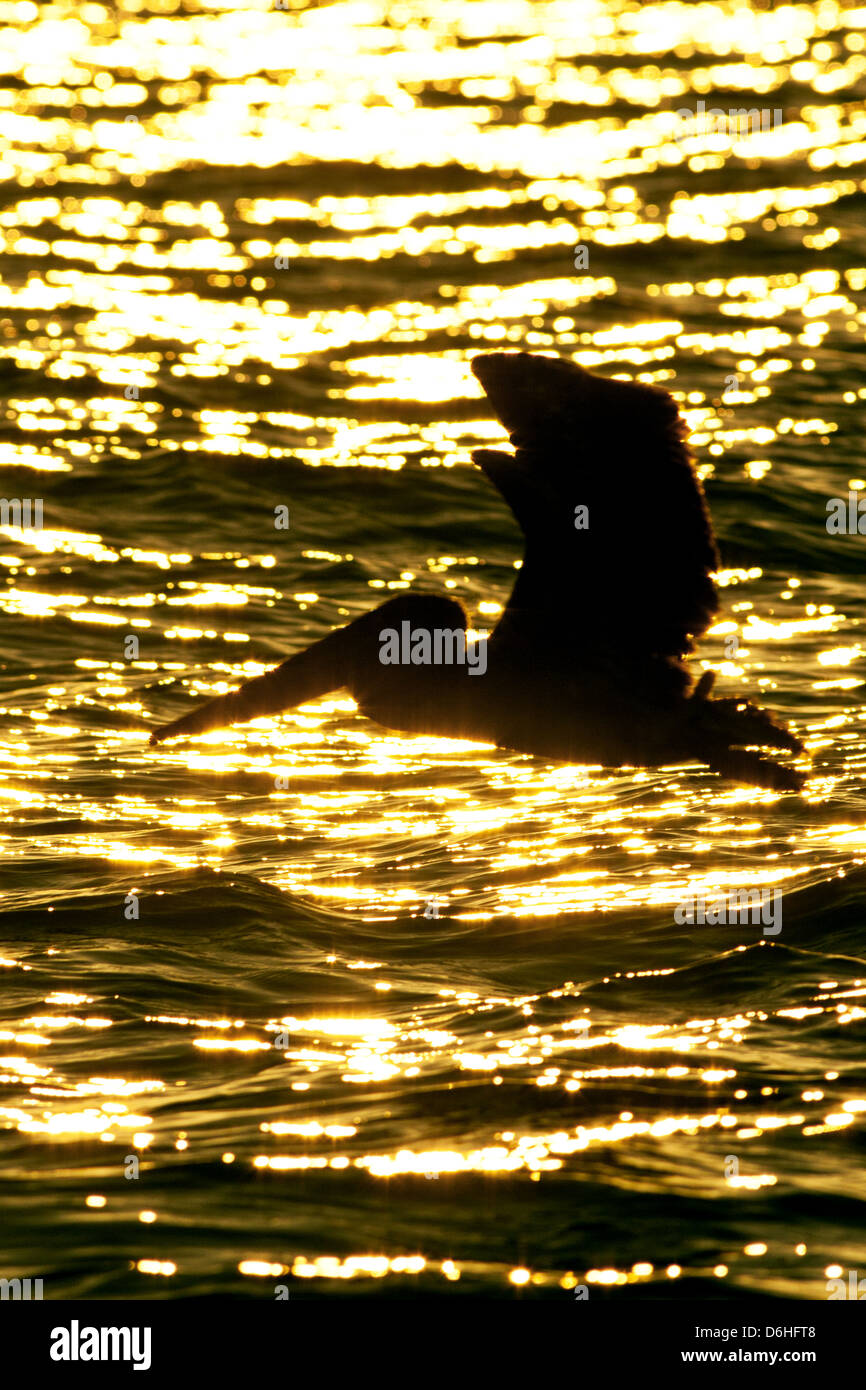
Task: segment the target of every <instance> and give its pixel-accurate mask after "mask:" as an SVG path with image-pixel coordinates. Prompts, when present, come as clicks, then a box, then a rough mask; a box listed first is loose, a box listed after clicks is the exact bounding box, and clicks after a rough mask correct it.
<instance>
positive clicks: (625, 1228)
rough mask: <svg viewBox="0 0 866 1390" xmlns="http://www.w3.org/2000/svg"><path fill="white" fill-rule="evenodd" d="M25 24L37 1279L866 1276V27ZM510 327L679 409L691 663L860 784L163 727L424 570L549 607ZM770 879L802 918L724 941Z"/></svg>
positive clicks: (13, 977) (84, 8)
mask: <svg viewBox="0 0 866 1390" xmlns="http://www.w3.org/2000/svg"><path fill="white" fill-rule="evenodd" d="M0 19H2V21H3V23H4V26H5V27H4V53H3V57H2V64H3V67H4V73H5V76H6V79H7V80H6V82H5V83H4V87H5V92H4V95H3V98H2V104H0V178H2V180H3V183H2V209H0V237H2V242H3V249H4V258H3V266H2V283H0V295H2V309H0V318H2V334H3V336H2V338H0V387H2V392H3V399H4V405H3V417H2V422H0V495H2V497H3V498H5V499H22V500H23V499H27V498H30V499H36V498H38V499H40V500H41V501H42V503H43V524H42V526H41V528H36V527H32V526H31V527H27V526H26V525H25V526H23V527H22V525H21V524H20V522H19V523H18V524H15V517H14V516H13V515H11V514H10V515H9V516H4V518H3V521H4V523H5V522H7V521H8V522H9V523H10V524H8V525H7V524H4V525H3V526H2V528H0V565H2V567H3V571H4V580H3V584H2V587H0V615H2V617H0V623H2V646H0V655H2V661H0V700H2V710H3V715H4V718H3V732H2V735H0V757H2V768H0V794H2V809H0V815H2V820H0V836H2V839H0V885H2V897H0V981H2V995H0V998H2V1014H0V1040H2V1046H0V1081H2V1083H3V1086H2V1090H0V1153H2V1173H3V1182H2V1185H0V1272H2V1274H3V1275H4V1276H6V1277H13V1276H15V1275H19V1276H21V1277H25V1276H29V1277H42V1278H43V1280H44V1285H45V1297H46V1298H60V1299H67V1298H89V1299H97V1298H110V1299H115V1298H131V1299H154V1298H159V1299H165V1298H175V1297H184V1296H190V1295H218V1294H219V1295H225V1294H230V1295H234V1296H239V1297H245V1298H253V1297H254V1298H265V1299H273V1298H274V1296H275V1289H276V1287H277V1286H279V1285H281V1284H285V1285H287V1286H288V1288H289V1290H290V1297H291V1298H296V1297H300V1298H303V1297H311V1296H321V1295H323V1294H327V1295H338V1296H341V1297H348V1296H353V1297H371V1298H375V1297H382V1296H387V1297H398V1298H411V1297H414V1296H417V1295H424V1296H432V1295H448V1296H451V1297H459V1296H461V1295H463V1296H467V1295H468V1296H473V1295H478V1296H484V1297H505V1298H515V1299H551V1300H557V1299H558V1300H560V1301H563V1300H570V1299H574V1297H575V1289H579V1288H580V1286H586V1287H587V1288H588V1290H589V1297H590V1299H595V1298H599V1299H601V1298H604V1299H612V1300H616V1299H623V1300H630V1299H636V1298H648V1297H649V1298H660V1299H661V1298H665V1299H682V1298H685V1297H693V1298H701V1299H730V1298H740V1297H743V1296H745V1295H747V1294H748V1295H750V1296H757V1297H766V1298H768V1299H773V1298H778V1297H780V1296H785V1297H795V1298H801V1299H825V1298H827V1283H828V1279H831V1278H833V1277H835V1275H836V1273H837V1271H846V1272H847V1271H849V1270H858V1269H863V1270H864V1272H866V1227H864V1199H866V1192H864V1179H863V1172H862V1167H861V1157H862V1153H863V1135H864V1128H863V1117H864V1114H866V1070H864V1065H863V1061H862V1050H863V1036H864V1027H863V1024H864V1019H866V1011H864V1006H863V999H864V996H866V959H864V947H863V942H864V933H866V923H864V912H863V899H864V885H866V866H864V861H866V814H864V808H863V807H864V803H863V779H864V766H866V738H864V701H863V677H862V670H863V655H864V644H863V636H862V631H863V622H864V599H863V585H862V573H863V568H864V559H863V557H864V549H863V547H864V545H866V540H864V537H863V536H862V535H858V534H856V533H855V534H836V533H833V532H831V531H829V530H828V528H827V520H828V512H827V504H828V501H829V500H830V499H832V498H842V499H845V500H846V503H847V499H848V497H849V493H853V494H854V497H855V506H856V499H857V497H859V496H860V495H861V494H866V456H864V445H863V432H864V425H866V421H864V402H866V385H864V377H863V364H864V347H863V337H864V325H866V294H864V291H866V222H864V210H866V170H864V164H866V110H864V103H863V97H864V91H866V81H864V73H866V40H864V38H863V29H864V24H866V10H863V9H862V8H861V9H857V8H855V7H854V6H850V5H846V4H841V3H832V4H831V3H827V2H826V0H823V2H822V3H815V4H801V5H795V6H785V7H784V8H778V9H770V8H768V7H763V6H762V7H758V6H756V5H753V6H748V5H744V4H740V3H733V2H732V3H713V4H701V5H668V4H642V5H639V6H637V5H629V4H626V3H624V2H623V3H618V2H617V0H608V2H606V3H601V0H598V3H583V0H569V3H562V2H561V0H550V3H542V2H541V0H539V2H537V3H529V0H514V3H504V0H503V2H501V3H499V2H497V0H475V3H472V4H458V3H452V0H446V2H445V3H437V4H432V3H428V4H415V3H404V4H400V5H396V6H395V5H385V4H378V3H373V2H372V0H371V3H365V4H350V3H345V4H340V3H337V4H332V5H319V6H313V7H310V6H307V7H301V6H295V7H294V8H292V9H288V10H282V9H278V8H276V7H271V6H267V5H264V4H250V5H245V6H242V7H241V6H232V5H228V4H225V5H217V4H209V5H207V6H205V5H203V4H202V5H200V4H198V3H197V0H188V3H185V4H181V3H179V0H160V2H158V0H135V3H132V0H127V2H126V3H123V4H120V5H114V6H111V7H109V6H106V5H101V4H94V3H87V4H84V5H75V6H73V5H71V4H66V3H58V4H45V5H39V6H37V5H35V4H33V5H26V4H23V5H12V4H0ZM701 101H703V102H704V103H705V106H706V107H707V108H710V107H712V108H716V109H718V110H720V111H722V112H729V111H730V110H732V109H742V108H758V109H759V110H762V111H763V110H766V111H767V112H769V113H775V112H778V113H779V115H778V118H776V117H775V116H774V117H773V122H774V123H772V124H770V123H768V122H765V123H764V127H763V128H760V129H749V130H747V131H745V132H744V131H742V130H741V129H739V128H738V129H727V128H715V129H712V130H710V129H706V128H703V127H702V126H701V125H700V123H699V122H697V121H694V122H692V123H691V124H689V123H685V124H684V118H683V116H682V115H679V114H677V113H678V112H681V111H684V110H687V111H689V112H696V111H698V109H699V108H698V103H699V102H701ZM580 247H582V248H583V249H584V252H585V253H586V254H585V255H577V254H576V248H580ZM501 348H506V349H507V348H520V349H523V350H528V351H538V352H556V353H560V354H562V355H564V356H567V357H572V358H573V359H574V360H575V361H577V362H579V363H580V364H581V365H583V366H586V367H588V368H590V369H592V370H595V371H598V372H599V373H600V374H602V375H620V376H624V377H628V378H633V379H636V380H641V381H647V382H654V383H657V384H659V385H662V386H664V387H665V388H666V389H668V390H670V391H671V392H672V393H673V394H674V396H675V398H676V400H677V402H678V404H679V405H680V408H681V410H682V413H683V415H684V416H685V418H686V420H687V423H688V425H689V429H690V433H691V440H692V445H693V448H694V450H695V454H696V457H697V460H698V465H699V471H700V474H701V477H702V479H703V482H704V487H705V489H706V493H707V498H708V502H709V505H710V509H711V512H712V515H713V519H714V523H715V527H716V531H717V534H718V539H719V547H720V551H721V555H722V570H721V572H720V575H719V585H720V595H721V609H720V612H719V616H718V620H717V622H716V624H715V626H714V627H713V629H712V630H711V632H710V633H709V634H708V636H707V637H706V639H705V640H704V642H703V644H702V645H701V647H700V650H699V652H698V654H697V655H696V657H695V658H694V659H693V664H694V667H695V670H696V671H700V670H701V669H705V670H713V671H715V672H716V673H717V687H716V693H718V694H723V695H742V696H744V697H745V696H748V697H750V698H754V699H756V700H758V701H759V702H760V703H761V704H764V705H766V706H767V707H768V708H771V709H773V710H775V711H776V712H777V713H778V714H780V715H781V716H782V717H783V718H785V719H786V720H788V721H790V723H791V725H792V727H793V728H794V729H795V730H796V731H797V733H798V734H799V736H800V737H801V738H802V739H803V741H804V743H805V744H806V747H807V750H808V752H809V755H810V758H811V763H810V769H811V771H810V777H809V781H808V782H807V785H806V788H805V791H804V794H803V795H802V796H794V795H791V794H779V793H776V792H771V791H768V790H761V789H757V788H754V787H746V786H741V785H738V784H736V783H734V782H732V781H723V780H721V779H720V778H718V777H717V776H715V775H714V774H712V773H710V772H709V771H708V770H707V769H706V768H705V767H701V766H699V765H697V764H690V765H684V766H677V767H669V768H662V769H655V770H640V769H638V770H635V769H615V770H612V769H604V768H601V767H587V766H569V765H563V764H555V763H547V762H545V761H544V760H542V759H540V758H533V757H530V756H528V755H522V754H515V753H510V752H507V751H503V750H499V749H496V748H494V747H492V746H486V745H480V744H474V743H461V742H456V741H452V740H447V739H440V738H433V737H410V736H404V735H401V734H399V733H395V732H393V731H389V730H386V729H382V728H380V727H379V726H378V725H376V724H374V723H372V722H371V721H369V720H367V719H365V718H364V717H363V716H362V715H361V714H360V713H359V712H358V711H357V709H356V707H355V705H354V703H353V701H352V700H351V699H350V698H349V697H348V696H347V695H346V694H345V693H342V694H335V695H331V696H328V697H327V698H324V699H321V700H318V701H316V702H314V703H313V704H310V705H305V706H302V707H301V708H299V709H296V710H293V711H289V712H287V713H286V714H284V715H281V716H279V717H275V718H269V719H261V720H258V721H255V722H254V723H253V724H248V725H243V726H238V727H236V728H233V729H230V730H226V731H224V732H220V733H217V734H212V735H208V736H206V737H203V738H201V739H198V740H192V741H182V742H177V743H169V744H166V745H161V746H159V747H157V748H150V747H148V744H147V736H148V734H149V732H150V731H151V729H152V728H153V727H155V726H156V725H157V724H158V723H161V722H164V721H165V720H168V719H171V718H174V717H176V716H177V715H179V714H181V713H183V712H184V711H185V710H186V709H188V708H191V707H192V705H193V703H194V702H195V701H201V700H204V699H207V698H209V697H211V696H212V695H216V694H220V693H223V692H224V691H226V690H229V689H233V688H234V687H235V686H236V685H237V684H239V683H240V682H241V681H243V680H245V679H247V678H248V677H250V676H251V675H254V674H256V673H257V672H259V671H260V670H262V669H264V668H266V667H267V666H269V665H271V664H273V663H274V662H275V661H280V660H283V659H284V658H285V656H286V655H288V654H289V653H291V652H293V651H296V650H299V649H301V648H302V647H304V646H306V645H308V644H309V643H310V642H311V641H313V640H314V639H316V638H318V637H320V636H322V635H324V634H325V633H326V632H327V631H329V630H330V629H331V628H333V627H336V626H338V625H341V624H342V623H344V622H346V621H348V620H349V619H350V618H352V617H355V616H357V615H358V614H360V613H362V612H364V611H365V610H366V609H367V608H370V607H373V606H374V605H375V604H377V603H380V602H382V601H383V600H384V599H386V598H388V597H391V596H393V595H394V594H395V593H402V592H416V591H422V592H434V593H443V594H449V595H451V596H453V597H456V598H458V599H460V600H461V602H463V603H464V605H465V606H466V608H467V609H468V611H469V613H470V616H471V619H472V621H473V624H474V626H475V627H476V628H479V629H480V628H489V627H491V626H492V625H493V624H494V623H495V621H496V618H497V617H498V615H499V613H500V612H501V610H502V607H503V606H504V604H505V603H506V601H507V598H508V594H509V592H510V589H511V585H512V583H513V580H514V577H515V565H516V563H517V562H519V559H520V556H521V553H522V552H521V545H520V539H519V535H518V532H517V528H516V526H515V523H514V521H513V519H512V518H511V516H510V514H509V513H508V511H507V509H506V507H505V505H504V503H503V502H502V500H501V499H500V498H499V496H498V495H497V494H496V493H495V492H494V491H493V490H492V489H491V487H490V485H489V484H488V483H487V482H486V480H485V479H484V477H483V476H482V474H481V473H480V471H479V470H478V469H477V468H475V467H474V466H473V464H472V462H471V460H470V452H471V450H472V449H474V448H478V447H485V446H491V445H493V446H495V445H497V444H499V443H501V442H503V431H502V427H501V426H500V425H499V424H498V422H497V421H496V420H495V419H494V418H493V417H492V416H491V413H490V410H489V407H488V406H487V404H486V402H485V401H484V400H483V398H482V396H481V392H480V389H479V388H478V386H477V384H476V382H475V381H474V378H473V377H472V374H471V371H470V367H469V364H470V361H471V359H472V357H473V356H474V355H475V353H477V352H479V351H484V350H491V349H501ZM622 507H623V515H624V518H625V517H627V515H628V507H629V499H628V496H627V495H624V496H623V498H622ZM280 508H288V516H289V525H288V527H287V528H285V529H281V528H279V527H278V526H277V525H276V524H275V522H276V519H277V516H278V512H279V509H280ZM24 519H25V518H24V517H23V514H22V520H24ZM647 564H648V565H651V564H652V552H651V547H648V555H647ZM575 601H576V602H577V603H580V604H581V605H584V606H585V607H586V609H587V610H590V609H591V606H592V604H593V601H594V597H593V594H592V593H587V594H582V595H578V596H575ZM732 638H736V641H735V642H732V641H731V639H732ZM623 641H624V643H627V641H628V624H627V615H626V616H625V617H624V624H623ZM538 717H539V721H542V720H544V718H545V711H544V710H543V709H541V708H540V709H539V711H538ZM745 889H749V890H754V889H762V890H767V891H769V890H778V891H779V892H780V893H781V904H782V919H781V922H780V926H781V930H779V931H778V932H775V933H767V932H765V931H764V927H763V925H762V924H761V923H755V922H752V921H740V922H735V923H729V924H727V925H717V924H712V923H705V924H703V925H701V924H699V923H697V922H695V923H691V924H690V923H689V922H682V921H678V920H677V916H676V909H677V907H678V905H679V904H681V903H682V902H683V901H684V900H686V899H688V898H690V897H698V898H703V899H706V900H717V899H720V898H722V897H723V895H725V894H728V893H730V892H733V891H735V890H745ZM680 915H681V914H680ZM136 1170H137V1174H138V1175H137V1176H130V1174H132V1173H134V1172H136ZM846 1277H847V1276H846Z"/></svg>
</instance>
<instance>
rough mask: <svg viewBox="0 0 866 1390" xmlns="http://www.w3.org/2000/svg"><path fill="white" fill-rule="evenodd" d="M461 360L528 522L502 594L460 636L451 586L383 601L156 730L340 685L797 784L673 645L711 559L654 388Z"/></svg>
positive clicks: (785, 736) (667, 402)
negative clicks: (520, 555) (498, 607)
mask: <svg viewBox="0 0 866 1390" xmlns="http://www.w3.org/2000/svg"><path fill="white" fill-rule="evenodd" d="M472 370H473V372H474V373H475V375H476V377H477V378H478V380H479V381H480V383H481V385H482V386H483V388H484V390H485V392H486V394H487V397H488V399H489V401H490V404H491V405H492V407H493V410H494V411H495V413H496V415H497V417H498V418H499V420H500V421H501V422H502V424H503V425H504V426H505V428H506V430H507V431H508V433H509V436H510V439H511V443H512V445H513V449H514V451H513V452H511V453H506V452H505V451H501V450H492V449H481V450H478V451H477V452H476V453H474V454H473V455H472V457H473V459H474V461H475V462H476V463H477V464H478V465H479V466H480V467H481V468H482V469H483V471H484V473H485V474H486V476H487V478H488V479H489V480H490V482H492V483H493V485H494V486H495V487H496V488H498V490H499V492H500V493H501V494H502V496H503V497H504V499H505V501H506V502H507V503H508V505H509V507H510V508H511V510H512V512H513V513H514V516H515V518H516V519H517V521H518V523H519V525H520V527H521V529H522V531H523V535H524V538H525V556H524V560H523V564H522V566H521V568H520V570H519V573H518V576H517V580H516V582H515V585H514V589H513V591H512V593H511V596H510V598H509V600H508V603H507V606H506V608H505V610H504V612H503V614H502V616H501V619H500V621H499V622H498V624H497V625H496V627H495V629H494V631H493V632H492V634H491V635H490V636H489V637H483V636H482V637H480V638H479V639H478V640H477V641H476V642H474V643H473V642H472V641H470V640H469V639H467V636H466V634H467V629H468V619H467V615H466V613H465V611H464V609H463V608H462V606H461V605H460V604H459V603H458V602H456V601H455V600H454V599H452V598H446V597H444V596H437V595H431V594H407V595H403V596H401V597H399V598H393V599H390V600H389V601H388V602H387V603H383V604H382V605H381V606H380V607H378V608H376V609H374V610H373V611H372V612H369V613H365V614H364V615H363V616H361V617H359V618H356V619H355V620H354V621H353V622H350V623H348V624H347V625H346V626H345V627H342V628H339V629H337V630H336V631H334V632H331V633H329V634H328V636H326V637H324V638H322V639H321V641H318V642H316V643H314V644H313V646H311V647H309V648H308V649H307V650H306V651H302V652H298V653H297V654H296V655H295V656H290V657H289V658H288V660H287V661H284V662H283V663H282V665H280V666H277V667H275V668H274V670H272V671H269V672H267V673H266V674H265V675H263V676H257V677H256V678H255V679H253V680H249V681H246V682H244V684H243V685H241V686H240V687H239V688H238V689H237V690H236V691H234V692H233V693H232V694H230V695H224V696H221V697H220V698H219V699H216V700H211V701H209V702H208V703H207V704H205V705H202V706H200V707H199V708H198V709H195V710H193V711H192V713H190V714H185V715H182V716H181V717H180V718H179V719H175V720H174V721H173V722H172V723H170V724H165V725H163V726H162V727H161V728H159V729H157V730H156V731H155V732H154V733H153V734H152V736H151V743H159V742H161V741H162V740H163V739H167V738H174V737H176V736H178V735H181V734H201V733H204V732H206V731H207V730H210V729H218V728H224V727H226V726H227V725H229V724H237V723H241V722H243V721H244V720H248V719H255V718H257V717H259V716H261V715H269V714H274V713H276V712H277V711H279V710H284V709H289V708H291V707H292V706H294V705H299V704H302V703H304V702H305V701H308V700H313V699H315V698H317V697H318V696H321V695H324V694H326V693H327V692H329V691H333V690H338V689H347V690H348V691H349V692H350V693H351V694H352V696H353V697H354V699H355V700H356V701H357V704H358V708H359V709H360V711H361V712H362V714H365V715H367V716H368V717H369V718H370V719H374V720H376V721H377V722H378V723H379V724H383V725H385V726H386V727H388V728H390V729H397V730H401V731H404V732H406V733H413V734H433V735H438V736H444V737H453V738H461V739H471V740H477V741H479V742H483V743H494V744H497V745H498V746H500V747H502V748H507V749H514V750H517V751H521V752H524V753H534V754H537V755H538V756H539V757H542V758H546V759H554V760H559V761H564V762H577V763H588V764H593V765H598V764H601V765H603V766H605V767H621V766H630V767H659V766H662V765H665V764H671V763H681V762H688V761H692V760H695V761H699V762H702V763H705V764H708V765H709V767H710V768H711V769H712V770H713V771H715V772H718V773H721V774H722V776H725V777H730V778H735V779H736V780H738V781H740V782H747V783H753V784H756V785H758V786H762V787H770V788H773V789H775V790H779V791H796V790H799V789H800V787H801V786H802V785H803V781H804V774H803V773H802V772H801V771H800V770H798V769H797V768H796V767H793V766H791V765H785V764H782V763H779V762H776V761H773V760H771V759H770V758H767V757H764V756H762V754H761V751H760V750H761V749H767V748H772V749H783V750H785V751H786V752H788V753H802V752H803V747H802V744H801V743H800V742H799V740H798V739H797V738H795V737H794V735H793V734H792V733H790V732H789V730H787V729H786V728H785V727H784V726H783V725H782V724H781V723H779V722H778V721H777V720H775V719H774V718H773V717H772V716H771V715H770V714H768V713H767V712H766V711H764V710H761V709H758V708H756V707H755V706H754V705H751V704H748V703H747V702H746V701H744V700H742V699H739V698H735V699H719V700H713V699H710V698H709V696H710V689H711V687H712V684H713V680H714V676H713V674H712V673H710V672H705V673H704V674H703V675H702V676H701V678H700V679H699V680H698V681H697V683H695V682H694V680H693V678H692V676H691V674H690V672H689V670H688V669H687V666H686V664H685V658H686V657H687V656H688V654H689V653H690V652H691V651H693V649H694V644H695V640H696V639H697V638H699V637H700V636H701V635H702V634H703V633H704V632H705V631H706V629H707V627H708V626H709V624H710V622H711V620H712V616H713V614H714V613H715V612H716V609H717V607H718V600H717V596H716V590H715V585H714V583H713V573H714V571H715V570H717V569H718V566H719V557H718V552H717V550H716V544H715V539H714V537H713V531H712V525H711V523H710V518H709V514H708V512H707V507H706V502H705V500H704V495H703V491H702V489H701V485H700V482H699V481H698V478H697V476H696V474H695V470H694V465H693V459H692V456H691V453H690V451H689V448H688V445H687V443H686V440H685V426H684V422H683V421H682V419H681V418H680V416H679V413H678V411H677V407H676V404H675V402H674V401H673V399H672V398H671V396H670V395H669V394H668V393H667V392H666V391H663V390H660V389H659V388H657V387H652V386H644V385H640V384H637V383H634V382H628V381H615V380H609V379H606V378H603V377H598V376H594V375H592V374H591V373H590V372H588V371H586V370H585V369H584V368H582V367H579V366H577V365H576V364H575V363H573V362H568V361H566V360H564V359H561V358H554V357H545V356H537V355H531V354H528V353H522V352H516V353H499V352H495V353H489V354H484V355H482V356H479V357H476V358H475V359H474V360H473V362H472Z"/></svg>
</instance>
